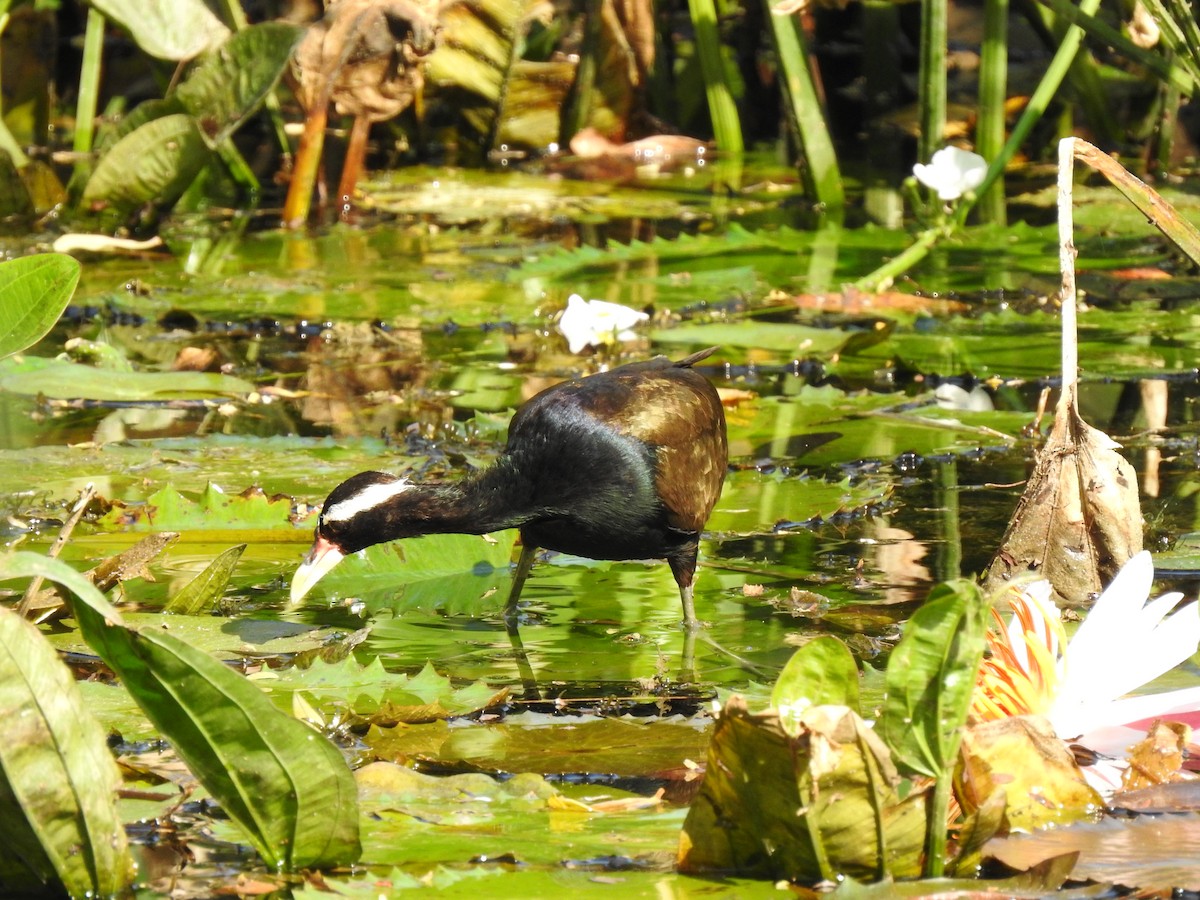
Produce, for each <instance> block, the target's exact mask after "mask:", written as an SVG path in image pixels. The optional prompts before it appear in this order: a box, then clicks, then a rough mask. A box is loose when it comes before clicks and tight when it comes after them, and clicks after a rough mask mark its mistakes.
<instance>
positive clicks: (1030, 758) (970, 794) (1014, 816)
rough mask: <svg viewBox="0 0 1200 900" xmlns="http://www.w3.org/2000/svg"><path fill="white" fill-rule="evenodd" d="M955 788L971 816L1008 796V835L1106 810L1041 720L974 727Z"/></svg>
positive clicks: (966, 742)
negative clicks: (1001, 795)
mask: <svg viewBox="0 0 1200 900" xmlns="http://www.w3.org/2000/svg"><path fill="white" fill-rule="evenodd" d="M955 787H956V789H957V790H956V794H957V796H958V798H959V802H960V803H961V804H962V806H963V810H964V811H965V812H968V813H970V812H973V811H974V810H976V809H978V808H979V807H981V806H983V805H984V804H985V803H986V802H987V801H988V800H989V798H991V796H992V794H993V793H994V792H996V791H1002V792H1003V793H1004V795H1005V801H1006V802H1005V807H1004V815H1003V818H1002V823H1001V832H1002V833H1005V834H1007V833H1009V832H1013V831H1033V830H1035V829H1037V828H1044V827H1046V826H1048V825H1062V824H1066V823H1068V822H1074V821H1078V820H1080V819H1087V818H1091V817H1092V816H1094V815H1095V813H1096V811H1097V810H1098V809H1100V808H1101V807H1102V806H1103V805H1104V803H1103V800H1101V798H1100V795H1099V794H1098V793H1096V791H1095V790H1094V789H1093V788H1092V787H1091V786H1089V785H1088V783H1087V781H1086V780H1085V779H1084V777H1083V772H1082V771H1080V769H1079V766H1078V765H1076V763H1075V758H1074V757H1073V756H1072V755H1071V753H1070V751H1069V750H1067V748H1066V745H1065V744H1063V742H1062V741H1061V740H1060V739H1059V738H1058V736H1057V735H1055V733H1054V729H1053V728H1052V727H1051V725H1050V723H1049V722H1048V721H1047V720H1046V719H1044V718H1042V717H1041V716H1012V717H1010V718H1007V719H996V720H993V721H991V722H983V723H981V724H979V725H974V726H972V727H970V728H968V729H967V730H966V732H965V733H964V735H963V743H962V765H961V768H960V770H959V773H958V776H957V779H956V785H955Z"/></svg>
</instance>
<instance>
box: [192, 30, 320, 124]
mask: <svg viewBox="0 0 1200 900" xmlns="http://www.w3.org/2000/svg"><path fill="white" fill-rule="evenodd" d="M301 34H303V31H301V29H299V28H296V27H294V26H292V25H287V24H285V23H283V22H265V23H262V24H260V25H251V26H250V27H249V28H246V29H245V30H243V31H239V32H238V33H237V34H236V35H234V36H233V37H232V38H230V39H229V40H228V41H226V42H225V43H224V44H222V45H221V46H220V47H218V48H217V49H215V50H210V51H209V52H208V53H206V54H205V55H204V56H203V57H201V58H200V59H199V60H198V61H197V63H196V67H195V68H193V69H192V71H191V72H190V73H189V74H188V77H187V80H186V81H184V82H183V84H181V85H180V86H179V89H178V90H177V91H176V93H175V96H176V98H177V99H178V100H179V102H180V103H181V104H183V107H184V108H185V109H186V110H187V111H188V112H189V113H190V114H191V115H192V117H193V118H194V119H195V120H196V121H197V122H199V123H200V128H201V131H203V132H204V134H205V136H206V137H207V139H208V141H209V145H210V146H216V145H217V144H219V143H220V142H221V141H223V140H225V138H227V137H229V135H231V134H232V133H233V132H234V131H236V130H237V129H238V127H239V126H240V125H241V124H242V123H243V122H244V121H245V120H246V119H247V117H249V116H250V115H252V114H253V113H254V111H255V110H256V109H258V105H259V104H260V103H262V101H263V98H265V97H266V96H267V94H268V93H269V92H270V91H271V89H272V88H273V87H275V84H276V82H278V81H279V76H280V75H282V74H283V70H284V67H285V66H287V62H288V59H289V58H290V57H291V55H292V50H293V48H294V47H295V46H296V42H297V41H298V40H299V39H300V35H301Z"/></svg>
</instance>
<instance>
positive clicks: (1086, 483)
mask: <svg viewBox="0 0 1200 900" xmlns="http://www.w3.org/2000/svg"><path fill="white" fill-rule="evenodd" d="M1118 447H1119V445H1118V444H1117V443H1116V442H1115V441H1113V439H1112V438H1110V437H1109V436H1108V435H1106V434H1105V433H1104V432H1102V431H1099V430H1098V429H1095V428H1092V427H1091V426H1090V425H1088V424H1087V423H1086V422H1084V421H1083V419H1082V418H1081V417H1080V416H1079V413H1078V412H1077V411H1076V409H1075V405H1074V403H1071V402H1066V403H1059V405H1058V410H1057V412H1056V413H1055V417H1054V425H1053V427H1052V428H1051V429H1050V434H1049V436H1048V437H1047V439H1046V444H1045V446H1043V447H1042V449H1041V451H1040V452H1039V453H1038V455H1037V462H1036V464H1035V468H1034V471H1033V474H1032V475H1031V476H1030V478H1029V482H1028V484H1027V485H1026V487H1025V492H1024V494H1022V495H1021V501H1020V503H1019V504H1018V505H1017V510H1016V512H1015V513H1014V514H1013V518H1012V522H1011V523H1010V524H1009V527H1008V530H1007V532H1005V535H1004V539H1003V540H1002V541H1001V543H1000V549H999V551H997V553H996V555H995V557H994V558H993V559H992V563H991V565H990V566H989V567H988V572H987V576H986V578H985V589H987V590H989V591H995V590H997V589H999V588H1000V587H1002V586H1003V585H1005V584H1007V583H1008V582H1009V581H1011V580H1012V579H1013V578H1015V577H1017V576H1019V575H1023V574H1026V573H1036V574H1038V575H1039V576H1040V577H1042V578H1045V579H1047V580H1048V581H1049V582H1050V584H1051V586H1052V587H1053V588H1054V593H1055V600H1056V602H1058V603H1059V604H1060V605H1065V606H1075V607H1078V606H1083V605H1085V604H1087V603H1088V601H1089V599H1090V598H1091V597H1092V596H1093V595H1094V594H1096V593H1098V592H1099V591H1101V590H1102V589H1103V587H1104V585H1106V584H1107V583H1108V582H1109V581H1111V580H1112V579H1113V577H1114V576H1115V575H1116V574H1117V572H1118V571H1119V570H1120V568H1121V566H1123V565H1124V564H1125V563H1126V562H1127V561H1128V560H1129V559H1130V558H1131V557H1133V556H1134V554H1136V553H1138V552H1139V551H1140V550H1141V549H1142V513H1141V506H1140V503H1139V500H1138V489H1137V475H1136V474H1135V472H1134V470H1133V467H1132V466H1131V465H1130V464H1129V463H1128V462H1127V461H1126V460H1125V459H1124V458H1123V457H1122V456H1121V455H1120V454H1119V453H1117V452H1116V451H1117V448H1118Z"/></svg>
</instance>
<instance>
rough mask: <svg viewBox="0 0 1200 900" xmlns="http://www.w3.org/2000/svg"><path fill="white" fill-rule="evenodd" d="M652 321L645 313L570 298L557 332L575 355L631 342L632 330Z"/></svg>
mask: <svg viewBox="0 0 1200 900" xmlns="http://www.w3.org/2000/svg"><path fill="white" fill-rule="evenodd" d="M649 318H650V317H649V316H648V315H646V314H645V313H644V312H639V311H638V310H636V309H630V308H629V307H628V306H621V305H620V304H619V303H609V302H608V301H606V300H584V299H583V298H582V297H580V296H579V295H578V294H572V295H571V296H570V297H568V298H567V308H566V310H565V311H564V312H563V314H562V316H561V317H560V318H559V320H558V330H559V331H560V332H562V334H563V336H564V337H565V338H566V339H567V346H568V348H569V349H570V351H571V352H572V353H578V352H579V351H580V350H582V349H583V348H584V347H587V346H592V347H599V346H602V345H604V344H614V343H617V342H618V341H632V340H633V339H634V338H635V337H637V335H636V334H634V332H633V330H632V329H633V327H634V326H635V325H637V324H638V323H640V322H644V321H646V320H647V319H649Z"/></svg>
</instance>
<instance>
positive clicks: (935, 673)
mask: <svg viewBox="0 0 1200 900" xmlns="http://www.w3.org/2000/svg"><path fill="white" fill-rule="evenodd" d="M986 612H987V603H986V601H985V600H984V599H983V595H982V594H981V593H980V591H979V587H978V586H977V585H976V584H975V583H974V582H972V581H967V580H965V579H960V580H958V581H951V582H947V583H945V584H941V585H938V586H937V587H936V588H934V589H933V591H932V592H931V593H930V595H929V599H928V600H927V601H926V602H925V604H924V605H923V606H922V607H921V608H920V609H918V610H917V611H916V613H914V614H913V617H912V618H911V619H909V620H908V624H907V625H906V626H905V628H904V638H903V639H902V640H901V641H900V643H899V645H897V647H896V649H895V650H893V651H892V656H891V659H889V660H888V667H887V678H886V682H885V683H886V688H887V697H886V698H885V700H884V705H883V714H882V715H881V716H880V717H879V721H878V723H877V725H876V731H878V732H879V734H880V735H881V736H882V737H883V739H884V741H885V742H886V743H887V745H888V747H889V748H890V749H891V751H892V754H893V755H894V756H895V758H896V760H897V762H898V763H899V764H900V765H901V766H902V767H904V768H907V769H908V770H909V771H911V772H918V773H920V774H922V775H929V776H931V777H934V778H938V777H943V776H946V775H947V772H948V770H949V769H950V768H951V767H952V766H953V765H954V760H955V757H956V755H957V753H958V745H959V743H960V742H961V740H962V727H963V725H964V724H965V723H966V721H967V710H968V708H969V707H970V704H971V692H972V691H973V690H974V688H975V674H976V672H977V670H978V669H979V663H980V660H982V659H983V648H984V644H985V639H984V636H985V633H986V631H987V620H986V615H985V614H986Z"/></svg>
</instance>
